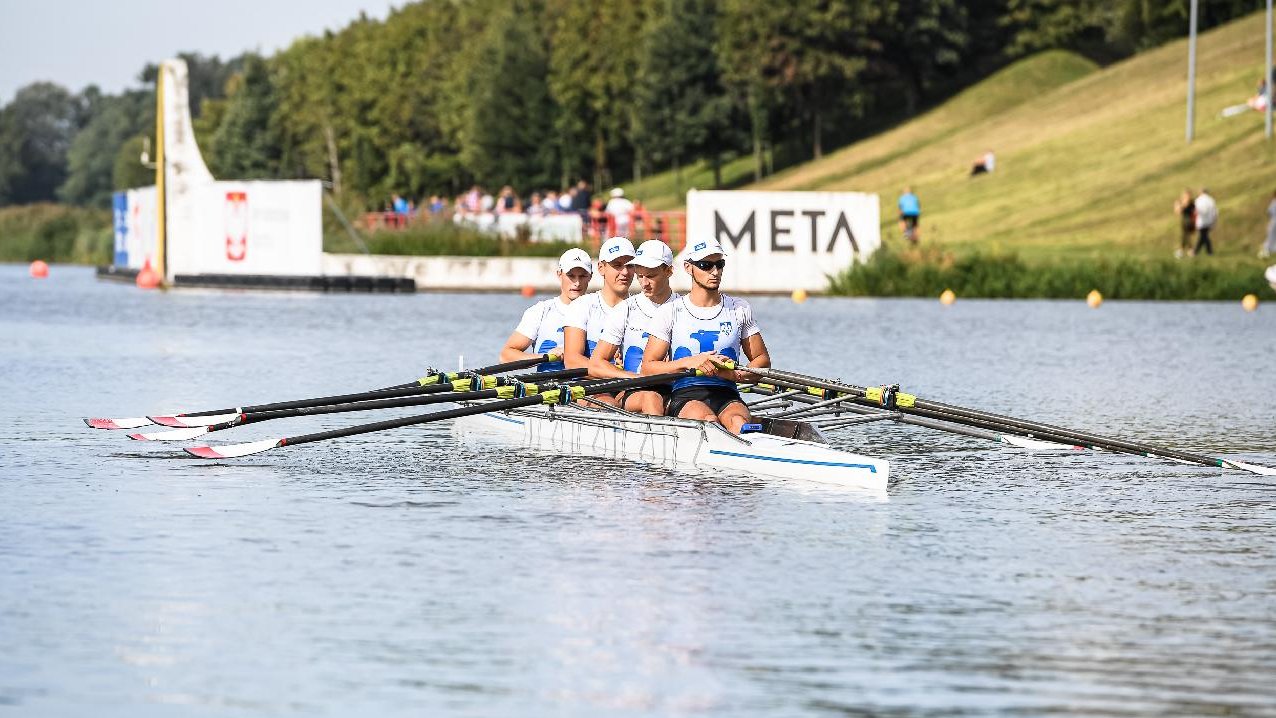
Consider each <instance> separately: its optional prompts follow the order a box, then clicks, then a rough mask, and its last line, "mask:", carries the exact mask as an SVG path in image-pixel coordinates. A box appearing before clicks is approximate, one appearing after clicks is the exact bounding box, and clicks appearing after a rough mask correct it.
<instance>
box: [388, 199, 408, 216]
mask: <svg viewBox="0 0 1276 718" xmlns="http://www.w3.org/2000/svg"><path fill="white" fill-rule="evenodd" d="M390 210H391V211H392V212H394V213H395V214H397V215H399V216H400V217H407V216H408V214H410V213H411V208H410V206H409V205H408V201H407V200H406V199H404V198H403V197H402V196H401V195H399V194H392V195H390Z"/></svg>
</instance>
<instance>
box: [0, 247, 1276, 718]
mask: <svg viewBox="0 0 1276 718" xmlns="http://www.w3.org/2000/svg"><path fill="white" fill-rule="evenodd" d="M728 283H729V276H728ZM753 303H754V308H755V314H756V315H757V317H758V319H759V322H760V325H761V327H762V329H763V332H764V334H765V336H766V338H767V340H768V344H769V345H770V347H771V351H772V356H773V357H774V363H775V365H776V366H777V367H781V368H789V369H794V370H799V371H806V372H809V373H814V374H820V375H826V376H839V377H842V378H844V379H846V380H848V381H852V382H854V383H858V384H875V383H885V382H899V383H901V384H902V385H903V386H904V387H905V389H906V390H909V391H912V392H913V393H916V394H918V395H920V396H923V397H927V398H932V399H937V400H943V401H949V402H952V403H957V404H962V405H967V406H975V407H980V408H987V409H991V410H996V411H1000V412H1003V413H1009V414H1013V415H1017V416H1025V417H1032V418H1038V419H1042V420H1046V421H1052V422H1055V423H1062V424H1065V425H1071V426H1076V427H1078V428H1088V429H1091V430H1094V431H1097V432H1105V433H1112V434H1118V435H1121V436H1125V437H1131V438H1134V439H1139V440H1147V441H1156V442H1161V443H1165V444H1170V445H1174V446H1180V447H1185V448H1192V449H1196V450H1201V451H1207V452H1216V453H1219V454H1225V455H1228V456H1233V457H1237V458H1247V459H1250V460H1254V461H1260V462H1266V463H1269V464H1276V306H1264V307H1261V308H1260V309H1259V311H1258V312H1256V313H1252V314H1247V313H1245V312H1243V311H1242V310H1241V308H1240V306H1239V303H1226V304H1211V303H1192V304H1178V303H1163V304H1156V303H1134V302H1109V303H1107V304H1104V305H1103V307H1102V308H1100V309H1098V310H1091V309H1089V308H1088V307H1086V306H1085V304H1084V302H1082V301H1080V300H1078V301H1073V302H1044V301H1042V302H1029V301H1014V302H1010V301H1003V302H984V301H964V300H959V301H958V302H957V303H956V304H955V305H954V306H951V307H942V306H940V305H939V303H938V302H936V301H929V300H927V301H921V300H915V301H914V300H864V299H860V300H835V299H815V300H812V301H809V302H807V303H806V304H803V305H795V304H793V303H791V302H789V301H788V300H787V299H778V298H758V299H756V300H754V302H753ZM525 304H526V300H523V299H521V298H520V297H517V296H513V295H447V294H420V295H416V296H318V295H309V294H267V293H217V292H195V291H183V292H169V293H155V292H152V293H145V292H141V291H138V290H136V289H134V288H132V287H130V286H124V285H117V284H109V283H100V282H97V281H96V280H95V279H94V278H93V276H92V273H91V271H89V270H85V269H81V268H69V267H61V266H59V267H54V268H53V270H52V272H51V276H50V278H49V279H47V280H44V281H34V280H31V279H29V278H28V277H27V276H26V268H25V267H18V266H13V265H5V266H0V337H3V341H2V342H0V396H2V397H3V398H4V406H3V409H0V416H2V417H3V418H0V644H2V645H3V650H0V713H6V712H11V713H13V714H14V715H24V716H28V715H30V716H40V715H92V716H161V715H162V716H169V715H201V716H204V715H207V716H244V715H263V716H266V715H269V716H277V715H290V714H291V715H307V716H308V715H461V716H470V715H473V716H499V715H508V716H537V715H554V716H559V715H561V716H610V715H617V716H677V715H692V716H702V715H703V716H820V715H830V716H845V715H890V716H965V715H1013V716H1040V715H1047V714H1067V715H1123V716H1124V715H1185V716H1189V715H1190V716H1200V715H1223V714H1225V715H1233V716H1238V715H1273V714H1276V681H1274V680H1273V676H1274V675H1276V672H1274V669H1273V666H1276V481H1273V480H1272V479H1264V478H1262V477H1256V476H1251V475H1248V474H1242V473H1238V472H1227V473H1223V472H1220V471H1219V470H1215V469H1208V468H1202V467H1194V466H1183V465H1176V464H1167V463H1162V462H1158V461H1152V460H1148V459H1139V458H1134V457H1128V456H1118V455H1112V454H1103V453H1094V452H1076V453H1069V454H1064V455H1044V454H1030V453H1023V452H1019V451H1015V450H1010V449H1003V448H998V447H996V446H993V445H991V444H987V443H984V442H980V441H978V440H974V439H965V438H961V437H956V436H951V435H946V434H938V433H935V432H931V431H927V430H924V429H914V428H905V427H888V426H885V425H883V424H881V423H877V424H870V425H866V426H863V427H859V428H858V429H855V430H849V431H842V432H841V433H838V434H836V435H835V437H836V440H837V442H838V443H839V444H840V445H843V446H845V447H846V448H848V449H851V450H855V451H859V452H862V453H869V454H873V455H879V456H883V457H886V458H888V459H890V460H891V461H892V462H893V464H892V485H891V488H890V490H889V494H888V496H887V497H886V498H885V499H877V500H874V499H871V498H867V497H864V496H858V495H855V494H851V493H847V492H840V491H837V490H835V489H831V488H828V487H820V486H818V485H810V486H808V485H801V484H797V483H784V482H772V481H765V480H757V479H749V478H742V477H738V476H713V475H699V474H690V473H676V472H669V471H655V470H652V469H649V468H646V467H644V466H642V465H640V464H628V463H607V462H602V461H597V460H588V459H569V458H562V457H554V456H545V455H531V454H522V453H519V452H515V451H511V450H508V449H502V448H501V447H495V446H494V447H484V446H464V445H461V444H458V442H457V441H456V440H455V439H454V438H453V437H452V436H451V433H450V431H449V429H448V427H447V426H445V425H430V426H424V427H420V428H412V429H402V430H397V431H392V432H385V433H380V434H371V435H365V436H359V437H351V438H347V439H343V440H337V441H329V442H322V443H317V444H311V445H306V446H299V447H295V448H285V449H280V450H277V451H273V452H270V453H268V454H265V455H261V456H256V457H250V458H248V459H243V460H239V461H235V462H224V463H220V464H210V463H205V462H200V461H197V460H194V459H187V458H184V455H180V454H179V452H178V451H177V450H176V448H174V447H173V446H163V445H158V446H157V445H154V444H140V443H135V442H130V441H128V440H127V439H125V438H124V437H123V436H122V433H121V432H106V431H93V430H90V429H87V428H86V427H85V426H84V425H83V424H82V423H81V422H80V419H81V417H85V416H131V415H139V414H147V413H158V412H166V411H176V410H198V409H204V408H219V407H223V406H228V405H237V404H247V403H256V402H265V401H273V400H283V399H292V398H299V397H306V396H317V395H323V394H331V393H337V392H341V391H347V390H361V389H366V388H371V387H375V386H383V385H388V384H396V383H401V382H405V381H410V380H412V379H413V378H415V377H416V376H418V375H420V373H421V372H422V371H423V370H424V369H425V368H426V367H427V366H430V365H433V366H439V367H445V368H452V367H454V366H455V365H456V361H457V357H458V355H464V356H465V359H466V363H467V365H469V366H476V365H479V364H484V363H490V362H492V361H495V355H496V352H497V350H498V349H499V347H500V346H501V344H502V343H503V340H504V339H505V337H506V336H507V335H508V333H509V331H510V330H511V328H512V327H513V325H514V324H515V322H516V321H517V319H518V316H519V313H520V312H521V310H522V308H523V307H524V306H525ZM409 411H410V412H411V410H409ZM420 411H421V410H420V409H417V410H415V411H414V412H411V413H420ZM361 420H364V419H362V418H356V417H352V416H351V415H343V416H337V417H335V418H333V417H328V418H325V419H315V418H311V419H304V420H303V419H296V420H290V421H287V422H273V423H271V424H261V425H256V426H251V427H243V428H240V429H236V430H235V431H233V432H227V433H225V434H222V435H220V437H219V438H222V439H223V440H228V441H248V440H252V439H258V438H266V437H271V436H283V435H291V434H298V433H304V432H306V431H310V430H313V429H314V428H316V427H336V426H343V425H347V424H351V423H356V422H358V421H361Z"/></svg>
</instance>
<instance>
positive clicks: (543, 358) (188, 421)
mask: <svg viewBox="0 0 1276 718" xmlns="http://www.w3.org/2000/svg"><path fill="white" fill-rule="evenodd" d="M561 358H562V357H561V356H560V355H558V354H541V355H540V356H536V357H531V358H528V359H518V360H516V361H511V362H505V363H503V364H493V365H492V366H486V367H482V368H479V369H474V370H473V371H465V372H446V373H439V372H430V373H428V374H426V375H425V376H423V377H421V378H420V379H417V380H416V381H413V382H408V383H407V384H395V385H394V386H387V387H382V388H380V389H370V390H368V391H363V392H359V393H357V394H342V395H338V396H322V397H318V398H314V399H298V400H296V401H281V402H275V403H272V404H258V405H255V406H244V407H238V408H233V409H213V410H210V411H188V412H182V413H177V414H169V415H163V416H136V417H126V418H115V419H105V418H95V419H85V420H84V423H85V424H88V425H89V426H91V427H92V428H94V429H136V428H138V427H141V426H147V425H149V424H160V425H161V426H176V427H195V426H207V425H209V424H220V423H223V422H226V421H230V420H232V419H233V418H234V417H235V416H236V415H237V414H240V413H243V412H245V411H273V410H275V409H295V408H298V407H303V406H321V405H324V404H335V403H338V402H344V401H359V400H360V398H372V396H373V395H376V394H382V393H384V392H391V391H400V390H404V389H415V388H419V387H424V386H430V385H432V384H438V383H441V382H449V381H455V380H457V379H458V378H461V377H465V376H475V375H488V374H500V373H502V372H507V371H515V370H518V369H526V368H527V367H530V366H536V365H537V364H544V363H546V362H553V361H558V360H559V359H561Z"/></svg>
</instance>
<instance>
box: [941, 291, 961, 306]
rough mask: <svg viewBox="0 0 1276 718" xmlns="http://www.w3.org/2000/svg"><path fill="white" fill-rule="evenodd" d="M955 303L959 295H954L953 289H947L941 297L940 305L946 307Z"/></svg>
mask: <svg viewBox="0 0 1276 718" xmlns="http://www.w3.org/2000/svg"><path fill="white" fill-rule="evenodd" d="M955 301H957V295H956V294H954V293H953V290H951V289H945V290H944V291H943V292H941V293H940V295H939V303H940V304H942V305H944V306H945V307H946V306H948V305H949V304H952V303H953V302H955Z"/></svg>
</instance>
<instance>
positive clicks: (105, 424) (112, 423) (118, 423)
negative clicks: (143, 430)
mask: <svg viewBox="0 0 1276 718" xmlns="http://www.w3.org/2000/svg"><path fill="white" fill-rule="evenodd" d="M84 423H85V424H88V425H89V426H91V427H93V428H94V429H136V428H138V427H139V426H150V425H151V424H154V423H155V422H153V421H151V420H150V418H148V417H145V416H131V417H127V418H120V419H85V420H84Z"/></svg>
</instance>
